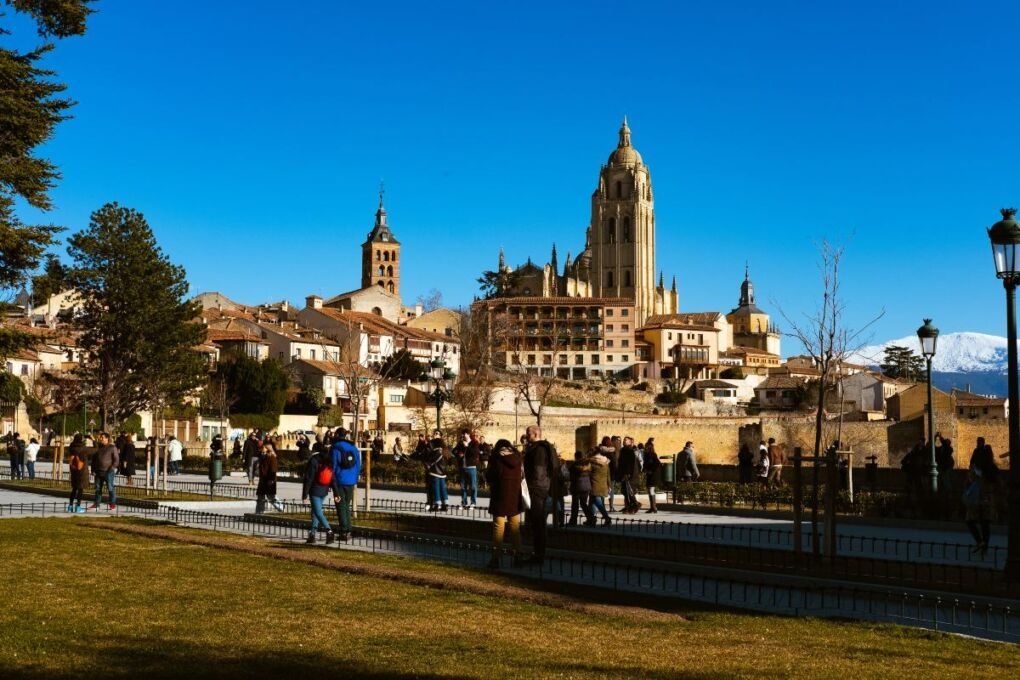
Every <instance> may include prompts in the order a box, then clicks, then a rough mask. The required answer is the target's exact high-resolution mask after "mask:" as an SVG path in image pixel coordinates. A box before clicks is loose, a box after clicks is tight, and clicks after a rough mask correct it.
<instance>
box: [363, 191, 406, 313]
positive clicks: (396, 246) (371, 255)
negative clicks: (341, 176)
mask: <svg viewBox="0 0 1020 680" xmlns="http://www.w3.org/2000/svg"><path fill="white" fill-rule="evenodd" d="M369 286H380V287H381V288H383V289H384V290H386V291H389V292H390V293H393V294H394V295H396V296H397V297H400V242H399V241H397V239H395V238H394V237H393V232H391V231H390V225H389V224H387V222H386V208H384V207H383V190H382V188H380V189H379V209H378V210H376V211H375V227H374V228H373V229H372V231H371V232H369V234H368V239H367V240H366V241H365V242H364V243H363V244H362V246H361V287H362V288H368V287H369Z"/></svg>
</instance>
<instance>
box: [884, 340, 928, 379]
mask: <svg viewBox="0 0 1020 680" xmlns="http://www.w3.org/2000/svg"><path fill="white" fill-rule="evenodd" d="M884 353H885V355H884V357H883V360H882V363H881V364H879V368H881V369H882V375H885V376H888V377H890V378H897V379H901V380H915V381H916V380H918V379H919V378H920V376H922V375H924V370H925V366H924V359H922V358H921V357H919V356H917V355H916V354H914V351H913V350H912V349H910V348H908V347H902V346H900V345H889V346H888V347H886V348H885V350H884Z"/></svg>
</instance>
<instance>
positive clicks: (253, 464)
mask: <svg viewBox="0 0 1020 680" xmlns="http://www.w3.org/2000/svg"><path fill="white" fill-rule="evenodd" d="M258 469H259V459H258V457H256V456H252V457H251V460H250V461H248V483H249V484H252V483H254V482H255V472H256V471H257V470H258Z"/></svg>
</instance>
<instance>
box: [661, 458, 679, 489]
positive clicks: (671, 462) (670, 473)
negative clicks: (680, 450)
mask: <svg viewBox="0 0 1020 680" xmlns="http://www.w3.org/2000/svg"><path fill="white" fill-rule="evenodd" d="M675 475H676V456H670V457H669V458H667V459H665V460H663V461H662V486H664V487H670V486H673V483H674V482H676V476H675Z"/></svg>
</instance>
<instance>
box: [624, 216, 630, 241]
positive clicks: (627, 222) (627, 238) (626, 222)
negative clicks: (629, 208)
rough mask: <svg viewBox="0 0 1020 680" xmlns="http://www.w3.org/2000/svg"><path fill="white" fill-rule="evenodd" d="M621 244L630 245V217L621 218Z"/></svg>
mask: <svg viewBox="0 0 1020 680" xmlns="http://www.w3.org/2000/svg"><path fill="white" fill-rule="evenodd" d="M623 242H624V243H630V216H629V215H628V216H627V217H624V218H623Z"/></svg>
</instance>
